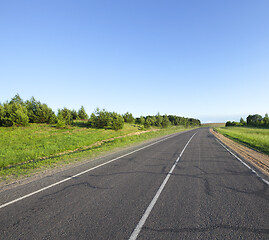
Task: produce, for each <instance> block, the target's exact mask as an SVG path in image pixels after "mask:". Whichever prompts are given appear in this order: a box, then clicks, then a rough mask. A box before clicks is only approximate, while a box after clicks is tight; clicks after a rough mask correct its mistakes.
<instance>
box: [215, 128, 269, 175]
mask: <svg viewBox="0 0 269 240" xmlns="http://www.w3.org/2000/svg"><path fill="white" fill-rule="evenodd" d="M210 132H211V133H212V134H213V135H215V136H216V137H217V138H218V139H219V140H220V141H221V142H223V143H224V144H225V145H226V146H228V147H229V148H230V149H231V150H233V151H234V152H236V153H237V154H238V155H240V156H242V157H243V158H244V159H245V160H246V161H247V162H249V163H250V164H252V165H253V166H254V167H256V168H257V169H259V170H260V171H261V172H262V173H263V174H265V175H266V176H268V177H269V157H268V156H267V155H265V154H263V153H260V152H258V151H256V150H253V149H250V148H248V147H246V146H244V145H241V144H239V143H237V142H234V141H233V140H231V139H229V138H227V137H225V136H223V135H222V134H220V133H218V132H216V131H214V130H213V129H212V128H211V129H210Z"/></svg>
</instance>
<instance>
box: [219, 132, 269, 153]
mask: <svg viewBox="0 0 269 240" xmlns="http://www.w3.org/2000/svg"><path fill="white" fill-rule="evenodd" d="M215 129H216V130H217V131H218V132H219V133H221V134H223V135H224V136H226V137H229V138H231V139H233V140H235V141H237V142H239V143H242V144H244V145H247V146H249V147H251V148H253V149H256V150H258V151H261V152H263V153H265V154H267V155H269V129H261V128H250V127H221V128H215Z"/></svg>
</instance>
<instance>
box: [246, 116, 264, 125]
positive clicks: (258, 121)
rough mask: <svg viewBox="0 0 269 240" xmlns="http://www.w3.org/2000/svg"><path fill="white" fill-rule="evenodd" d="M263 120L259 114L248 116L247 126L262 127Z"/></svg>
mask: <svg viewBox="0 0 269 240" xmlns="http://www.w3.org/2000/svg"><path fill="white" fill-rule="evenodd" d="M262 120H263V118H262V116H261V115H259V114H254V115H248V117H247V125H248V126H254V127H257V126H260V125H262Z"/></svg>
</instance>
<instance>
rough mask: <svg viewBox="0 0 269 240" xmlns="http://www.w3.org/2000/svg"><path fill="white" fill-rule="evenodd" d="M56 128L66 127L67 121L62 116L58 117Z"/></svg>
mask: <svg viewBox="0 0 269 240" xmlns="http://www.w3.org/2000/svg"><path fill="white" fill-rule="evenodd" d="M56 128H65V121H64V119H63V117H62V116H59V117H58V119H57V124H56Z"/></svg>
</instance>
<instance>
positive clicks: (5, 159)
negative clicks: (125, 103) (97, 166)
mask: <svg viewBox="0 0 269 240" xmlns="http://www.w3.org/2000/svg"><path fill="white" fill-rule="evenodd" d="M149 130H152V131H149V132H144V131H142V130H140V128H139V126H137V125H131V124H126V125H125V127H124V128H123V129H122V130H119V131H114V130H110V129H107V130H104V129H91V128H87V127H86V126H85V125H83V123H81V122H80V123H77V124H76V125H75V126H72V127H70V128H68V129H56V128H55V126H53V125H51V126H49V125H46V124H31V125H30V126H28V127H25V128H0V166H1V167H0V181H8V180H10V179H16V178H21V177H23V176H29V175H32V174H34V173H36V172H40V171H44V170H46V169H49V168H55V167H58V166H61V165H64V164H68V163H72V162H78V161H83V160H85V159H89V158H94V157H97V156H100V155H101V154H104V153H108V152H109V151H112V150H115V149H117V148H121V147H126V146H130V145H133V144H136V143H141V142H143V141H146V140H149V139H153V138H157V137H160V136H164V135H168V134H171V133H175V132H181V131H185V130H187V129H186V128H184V127H171V128H167V129H149ZM154 130H157V131H154ZM137 133H140V134H139V135H137ZM96 143H98V144H96Z"/></svg>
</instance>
